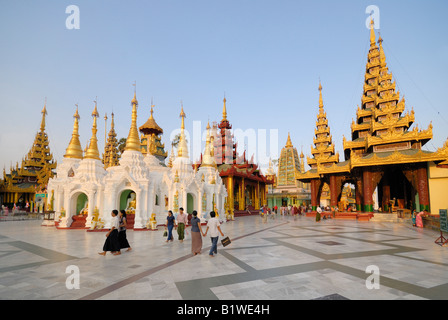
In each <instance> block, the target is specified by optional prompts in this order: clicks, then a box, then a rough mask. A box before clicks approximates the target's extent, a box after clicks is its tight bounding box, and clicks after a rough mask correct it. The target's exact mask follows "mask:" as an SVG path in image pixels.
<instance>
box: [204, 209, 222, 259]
mask: <svg viewBox="0 0 448 320" xmlns="http://www.w3.org/2000/svg"><path fill="white" fill-rule="evenodd" d="M215 215H216V214H215V212H214V211H212V212H210V217H211V218H210V220H208V222H207V229H206V230H205V233H204V237H205V236H207V232H208V230H210V239H211V240H212V247H211V248H210V252H209V256H210V257H214V255H213V253H215V254H216V253H218V238H219V233H221V236H223V237H224V234H223V233H222V231H221V228H220V225H221V223H219V220H218V219H217V218H215Z"/></svg>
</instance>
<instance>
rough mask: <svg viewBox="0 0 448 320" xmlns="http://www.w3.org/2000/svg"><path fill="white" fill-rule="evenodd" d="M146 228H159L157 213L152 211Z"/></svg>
mask: <svg viewBox="0 0 448 320" xmlns="http://www.w3.org/2000/svg"><path fill="white" fill-rule="evenodd" d="M146 229H150V230H157V220H156V214H155V213H151V218H150V219H149V220H148V223H147V224H146Z"/></svg>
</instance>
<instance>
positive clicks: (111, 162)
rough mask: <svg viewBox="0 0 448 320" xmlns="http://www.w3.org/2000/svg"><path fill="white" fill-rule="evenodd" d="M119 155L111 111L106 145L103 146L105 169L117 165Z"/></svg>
mask: <svg viewBox="0 0 448 320" xmlns="http://www.w3.org/2000/svg"><path fill="white" fill-rule="evenodd" d="M119 157H120V156H119V151H118V140H117V133H116V132H115V122H114V113H113V112H112V120H111V124H110V131H109V134H108V138H107V143H106V146H105V148H104V157H103V163H104V168H105V169H107V168H109V167H115V166H118V165H119Z"/></svg>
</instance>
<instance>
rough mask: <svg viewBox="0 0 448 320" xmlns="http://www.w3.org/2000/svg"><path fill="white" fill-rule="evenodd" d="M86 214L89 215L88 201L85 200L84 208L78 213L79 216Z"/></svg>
mask: <svg viewBox="0 0 448 320" xmlns="http://www.w3.org/2000/svg"><path fill="white" fill-rule="evenodd" d="M88 213H89V199H87V200H86V202H85V204H84V208H82V209H81V211H79V214H82V215H87V214H88Z"/></svg>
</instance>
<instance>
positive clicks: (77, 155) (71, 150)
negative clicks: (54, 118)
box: [64, 104, 82, 159]
mask: <svg viewBox="0 0 448 320" xmlns="http://www.w3.org/2000/svg"><path fill="white" fill-rule="evenodd" d="M75 106H76V112H75V114H74V115H73V118H74V119H75V121H74V123H73V132H72V138H71V140H70V143H69V144H68V147H67V149H66V151H65V155H64V158H74V159H82V147H81V142H80V141H79V133H78V131H79V119H80V117H79V113H78V105H77V104H75Z"/></svg>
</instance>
